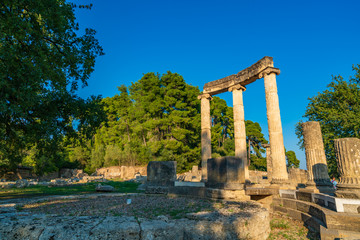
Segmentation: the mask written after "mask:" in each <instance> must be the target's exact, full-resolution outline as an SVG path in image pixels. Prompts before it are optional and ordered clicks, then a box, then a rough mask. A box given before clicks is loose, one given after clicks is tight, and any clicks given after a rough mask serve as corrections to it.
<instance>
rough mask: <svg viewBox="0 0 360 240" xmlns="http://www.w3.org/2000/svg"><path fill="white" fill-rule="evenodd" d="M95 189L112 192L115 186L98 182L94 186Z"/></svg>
mask: <svg viewBox="0 0 360 240" xmlns="http://www.w3.org/2000/svg"><path fill="white" fill-rule="evenodd" d="M95 190H96V191H97V192H113V191H114V190H115V188H114V187H113V186H110V185H101V184H98V185H97V186H96V188H95Z"/></svg>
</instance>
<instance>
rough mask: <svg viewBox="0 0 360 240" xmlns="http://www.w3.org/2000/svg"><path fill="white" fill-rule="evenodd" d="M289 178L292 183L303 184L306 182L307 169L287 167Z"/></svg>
mask: <svg viewBox="0 0 360 240" xmlns="http://www.w3.org/2000/svg"><path fill="white" fill-rule="evenodd" d="M289 180H290V181H291V183H294V184H295V183H296V184H298V185H305V184H306V182H307V171H306V170H304V169H300V168H289Z"/></svg>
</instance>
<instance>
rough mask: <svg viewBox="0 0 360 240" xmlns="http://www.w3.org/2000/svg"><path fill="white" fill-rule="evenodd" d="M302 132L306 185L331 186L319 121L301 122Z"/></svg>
mask: <svg viewBox="0 0 360 240" xmlns="http://www.w3.org/2000/svg"><path fill="white" fill-rule="evenodd" d="M302 132H303V136H304V146H305V155H306V166H307V171H308V172H307V173H308V176H307V177H308V181H307V183H306V185H307V186H308V187H311V186H314V187H315V186H329V187H332V184H331V182H330V178H329V174H328V168H327V163H326V157H325V150H324V143H323V139H322V134H321V128H320V123H319V122H316V121H310V122H305V123H303V124H302Z"/></svg>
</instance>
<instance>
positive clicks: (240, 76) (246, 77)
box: [203, 57, 274, 95]
mask: <svg viewBox="0 0 360 240" xmlns="http://www.w3.org/2000/svg"><path fill="white" fill-rule="evenodd" d="M267 67H274V62H273V58H272V57H263V58H262V59H260V60H259V61H257V62H256V63H255V64H253V65H251V66H250V67H248V68H246V69H244V70H241V71H240V72H238V73H237V74H233V75H230V76H227V77H224V78H222V79H219V80H215V81H212V82H209V83H206V84H205V85H204V91H203V92H204V93H209V94H211V95H214V94H219V93H223V92H226V91H227V89H228V88H229V87H231V86H234V85H236V84H241V85H242V86H245V85H247V84H250V83H252V82H254V81H256V80H257V79H259V78H262V76H259V74H260V73H261V72H262V71H264V70H265V69H266V68H267Z"/></svg>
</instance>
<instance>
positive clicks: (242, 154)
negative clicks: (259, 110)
mask: <svg viewBox="0 0 360 240" xmlns="http://www.w3.org/2000/svg"><path fill="white" fill-rule="evenodd" d="M245 90H246V88H245V87H243V86H241V85H240V84H237V85H234V86H232V87H230V88H229V92H232V94H233V111H234V138H235V157H238V158H240V159H242V161H243V163H244V173H245V180H249V167H248V166H249V163H248V159H247V151H246V130H245V114H244V104H243V94H242V93H243V91H245Z"/></svg>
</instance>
